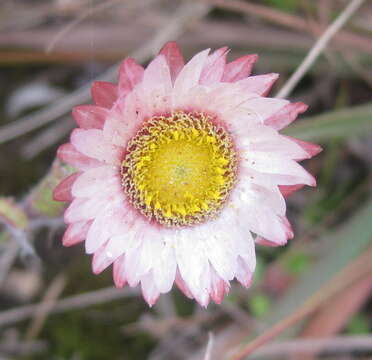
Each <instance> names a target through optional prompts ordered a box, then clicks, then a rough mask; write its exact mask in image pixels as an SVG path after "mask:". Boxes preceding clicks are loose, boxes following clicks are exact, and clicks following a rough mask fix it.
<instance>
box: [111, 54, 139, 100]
mask: <svg viewBox="0 0 372 360" xmlns="http://www.w3.org/2000/svg"><path fill="white" fill-rule="evenodd" d="M143 73H144V69H143V67H142V66H141V65H139V64H138V63H137V62H136V61H135V60H134V59H132V58H131V57H128V58H126V59H125V60H124V61H123V62H122V63H121V65H120V68H119V85H118V88H119V94H120V96H125V95H127V94H128V93H129V92H130V91H132V89H133V88H134V87H135V86H136V85H137V84H139V83H140V82H141V81H142V78H143ZM114 101H115V100H114Z"/></svg>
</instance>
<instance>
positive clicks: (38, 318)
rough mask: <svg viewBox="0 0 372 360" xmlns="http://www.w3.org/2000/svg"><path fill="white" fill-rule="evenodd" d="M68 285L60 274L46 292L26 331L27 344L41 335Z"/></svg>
mask: <svg viewBox="0 0 372 360" xmlns="http://www.w3.org/2000/svg"><path fill="white" fill-rule="evenodd" d="M65 285H66V277H65V275H64V274H59V275H58V276H57V277H56V278H55V279H54V280H53V282H52V283H51V285H50V286H49V287H48V289H47V290H46V292H45V295H44V298H43V299H42V301H41V303H40V305H39V306H38V308H37V309H36V311H35V313H34V315H33V321H32V323H31V325H30V327H29V328H28V329H27V331H26V336H25V340H26V341H27V342H29V341H31V340H32V339H34V338H35V337H37V335H38V334H39V332H40V330H41V329H42V326H43V323H44V322H45V320H46V318H47V317H48V314H49V313H50V311H51V310H52V309H53V306H54V304H55V302H56V300H57V299H58V297H59V296H60V294H61V292H62V291H63V289H64V287H65Z"/></svg>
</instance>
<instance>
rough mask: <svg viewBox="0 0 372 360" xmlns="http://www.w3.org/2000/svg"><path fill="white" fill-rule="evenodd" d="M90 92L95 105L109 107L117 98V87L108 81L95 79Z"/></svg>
mask: <svg viewBox="0 0 372 360" xmlns="http://www.w3.org/2000/svg"><path fill="white" fill-rule="evenodd" d="M91 93H92V98H93V101H94V102H95V103H96V105H98V106H102V107H104V108H107V109H111V108H112V106H113V105H114V102H115V101H116V99H117V98H118V87H117V86H116V85H115V84H112V83H109V82H105V81H95V82H94V83H93V85H92V88H91Z"/></svg>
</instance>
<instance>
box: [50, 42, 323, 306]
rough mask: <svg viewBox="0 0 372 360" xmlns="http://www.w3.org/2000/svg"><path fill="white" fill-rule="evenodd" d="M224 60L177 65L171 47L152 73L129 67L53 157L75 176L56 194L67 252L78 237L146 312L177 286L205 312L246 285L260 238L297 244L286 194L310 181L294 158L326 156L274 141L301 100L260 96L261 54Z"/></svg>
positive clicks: (80, 110)
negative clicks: (257, 69) (63, 205)
mask: <svg viewBox="0 0 372 360" xmlns="http://www.w3.org/2000/svg"><path fill="white" fill-rule="evenodd" d="M227 52H228V50H227V48H222V49H219V50H216V51H215V52H213V53H211V54H210V53H209V50H204V51H202V52H200V53H198V54H196V55H195V56H194V57H193V58H192V59H191V60H190V61H189V62H188V63H186V64H185V63H184V60H183V57H182V55H181V53H180V51H179V49H178V47H177V45H176V44H175V43H173V42H172V43H168V44H166V45H165V46H164V48H163V49H162V50H161V51H160V53H159V55H158V56H156V57H155V59H154V60H153V61H151V62H150V64H149V65H148V66H147V67H146V69H144V68H143V67H142V66H140V65H138V64H137V63H136V62H135V61H134V60H133V59H131V58H127V59H126V60H124V61H123V63H122V65H121V68H120V73H119V83H118V85H114V84H111V83H105V82H95V83H94V84H93V86H92V97H93V100H94V102H95V105H81V106H78V107H75V108H74V110H73V117H74V118H75V120H76V122H77V124H78V126H79V128H77V129H75V130H73V132H72V134H71V140H70V142H69V143H67V144H64V145H62V146H61V147H60V148H59V150H58V156H59V157H60V159H62V160H63V161H65V162H67V163H69V164H71V165H72V166H74V167H75V168H76V169H77V172H75V173H74V174H73V175H71V176H69V177H68V178H66V179H65V180H63V181H62V182H61V183H60V184H59V185H58V186H57V187H56V189H55V191H54V197H55V199H56V200H60V201H70V202H71V203H70V205H69V206H68V208H67V210H66V212H65V222H66V223H67V224H68V227H67V230H66V233H65V235H64V237H63V243H64V245H66V246H70V245H74V244H77V243H79V242H82V241H85V248H86V252H87V253H88V254H94V255H93V271H94V272H95V273H100V272H101V271H103V270H104V269H105V268H107V267H108V266H110V265H111V264H113V273H114V282H115V284H116V286H117V287H122V286H124V285H125V284H126V283H128V284H129V285H130V286H136V285H138V284H139V283H140V284H141V287H142V292H143V295H144V298H145V299H146V301H147V302H148V303H149V304H150V305H152V304H154V303H155V301H156V300H157V298H158V297H159V295H160V293H166V292H168V291H169V290H170V289H171V288H172V286H173V283H174V282H176V284H177V285H178V287H179V288H180V289H181V290H182V291H183V292H184V293H185V294H186V295H187V296H188V297H190V298H195V299H196V300H197V301H198V302H199V303H200V304H202V305H204V306H206V305H207V304H208V302H209V301H210V300H213V301H214V302H216V303H219V302H221V301H222V299H223V297H224V294H225V293H226V292H227V291H228V290H229V286H230V281H231V280H233V279H234V278H236V279H237V280H238V281H239V282H240V283H242V284H243V285H244V286H246V287H248V286H249V285H250V282H251V279H252V274H253V272H254V269H255V243H262V244H267V245H273V246H277V245H283V244H285V243H286V242H287V239H289V238H291V237H293V232H292V230H291V226H290V224H289V222H288V220H287V218H286V216H285V211H286V204H285V200H284V197H285V196H286V195H288V194H289V193H290V192H292V191H294V190H297V189H298V188H299V187H300V186H301V185H303V184H306V185H310V186H314V185H315V180H314V178H313V177H312V176H311V175H310V174H309V173H308V172H306V171H305V170H304V169H303V168H302V167H301V166H300V165H298V163H297V161H298V160H303V159H307V158H310V157H311V156H313V155H315V154H317V153H318V152H319V151H320V147H319V146H317V145H314V144H310V143H306V142H303V141H300V140H297V139H293V138H289V137H286V136H283V135H280V134H279V133H278V130H280V129H282V128H283V127H285V126H287V125H288V124H289V123H291V122H292V121H293V120H295V118H296V117H297V115H298V114H299V113H301V112H303V111H305V110H306V105H304V104H302V103H294V104H291V103H289V101H287V100H282V99H274V98H268V97H265V96H266V94H267V93H268V91H269V89H270V87H271V86H272V84H273V83H274V81H275V80H276V79H277V74H266V75H258V76H250V72H251V68H252V65H253V63H254V62H255V60H256V58H257V57H256V55H247V56H243V57H241V58H239V59H237V60H235V61H233V62H230V63H226V55H227Z"/></svg>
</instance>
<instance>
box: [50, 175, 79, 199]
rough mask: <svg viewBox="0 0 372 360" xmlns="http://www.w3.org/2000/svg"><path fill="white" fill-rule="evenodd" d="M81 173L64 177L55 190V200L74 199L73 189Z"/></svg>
mask: <svg viewBox="0 0 372 360" xmlns="http://www.w3.org/2000/svg"><path fill="white" fill-rule="evenodd" d="M80 174H81V173H78V172H77V173H74V174H71V175H70V176H68V177H66V178H65V179H63V180H62V181H61V182H60V183H59V184H58V185H57V186H56V187H55V189H54V190H53V200H55V201H72V194H71V189H72V186H73V184H74V182H75V180H76V179H77V178H78V177H79V176H80Z"/></svg>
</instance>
